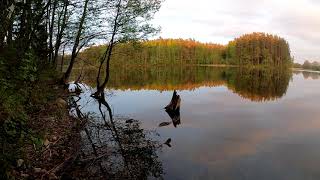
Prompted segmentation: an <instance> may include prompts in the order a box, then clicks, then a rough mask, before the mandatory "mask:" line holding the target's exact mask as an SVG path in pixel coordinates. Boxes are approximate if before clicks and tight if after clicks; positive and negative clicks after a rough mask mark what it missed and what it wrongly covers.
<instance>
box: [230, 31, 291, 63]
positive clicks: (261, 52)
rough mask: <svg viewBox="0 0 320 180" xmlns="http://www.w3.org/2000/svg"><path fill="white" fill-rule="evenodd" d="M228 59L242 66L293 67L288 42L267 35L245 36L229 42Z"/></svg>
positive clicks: (253, 34)
mask: <svg viewBox="0 0 320 180" xmlns="http://www.w3.org/2000/svg"><path fill="white" fill-rule="evenodd" d="M226 58H227V59H230V60H231V61H234V63H235V64H240V65H268V66H282V65H291V64H292V57H291V55H290V48H289V44H288V42H287V41H286V40H285V39H283V38H280V37H278V36H275V35H270V34H265V33H252V34H245V35H243V36H241V37H239V38H236V39H235V40H234V41H231V42H229V44H228V46H227V50H226Z"/></svg>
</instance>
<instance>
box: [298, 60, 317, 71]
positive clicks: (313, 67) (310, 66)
mask: <svg viewBox="0 0 320 180" xmlns="http://www.w3.org/2000/svg"><path fill="white" fill-rule="evenodd" d="M293 66H294V67H295V68H303V69H309V70H314V71H320V63H319V62H316V61H313V62H310V61H308V60H307V61H305V62H304V63H303V64H302V65H301V64H299V63H294V65H293Z"/></svg>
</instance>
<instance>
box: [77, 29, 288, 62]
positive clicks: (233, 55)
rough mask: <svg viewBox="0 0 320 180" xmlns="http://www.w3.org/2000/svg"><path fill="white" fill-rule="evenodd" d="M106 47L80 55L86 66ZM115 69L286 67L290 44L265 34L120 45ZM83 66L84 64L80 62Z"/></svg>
mask: <svg viewBox="0 0 320 180" xmlns="http://www.w3.org/2000/svg"><path fill="white" fill-rule="evenodd" d="M104 47H105V45H100V46H93V47H90V48H87V49H85V50H84V51H83V52H81V53H80V55H79V58H80V59H81V60H83V61H84V62H85V63H87V64H90V63H91V64H96V63H97V62H96V61H95V60H96V59H97V58H98V57H99V56H101V54H102V49H104ZM112 56H113V59H114V61H113V62H112V64H114V65H165V64H176V65H217V64H226V65H244V66H272V67H279V66H287V65H291V64H292V58H291V55H290V48H289V44H288V42H287V41H286V40H284V39H283V38H280V37H278V36H275V35H269V34H265V33H252V34H246V35H243V36H241V37H239V38H236V39H235V40H233V41H231V42H229V43H228V45H220V44H214V43H201V42H198V41H195V40H193V39H186V40H184V39H162V38H160V39H155V40H149V41H139V42H135V43H130V42H129V43H120V44H118V45H117V46H116V47H115V50H114V54H113V55H112ZM78 62H81V61H78Z"/></svg>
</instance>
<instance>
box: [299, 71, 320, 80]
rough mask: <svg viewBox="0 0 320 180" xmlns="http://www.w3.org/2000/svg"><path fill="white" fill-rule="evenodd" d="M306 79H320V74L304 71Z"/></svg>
mask: <svg viewBox="0 0 320 180" xmlns="http://www.w3.org/2000/svg"><path fill="white" fill-rule="evenodd" d="M302 74H303V77H304V79H309V78H311V79H319V77H320V74H319V73H315V72H308V71H302Z"/></svg>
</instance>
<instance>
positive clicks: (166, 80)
mask: <svg viewBox="0 0 320 180" xmlns="http://www.w3.org/2000/svg"><path fill="white" fill-rule="evenodd" d="M79 71H80V70H79ZM79 73H80V72H77V71H74V78H76V77H77V75H76V74H79ZM95 74H96V73H95V70H94V69H86V70H85V71H84V76H83V77H84V82H85V83H87V84H89V85H91V86H93V87H94V85H95ZM291 76H292V73H291V70H289V69H286V68H284V69H281V68H279V69H274V68H273V69H259V68H240V67H237V68H221V67H220V68H216V67H203V66H180V67H171V66H168V67H114V68H113V69H112V72H111V79H110V83H109V85H108V88H109V89H114V90H159V91H169V90H195V89H197V88H200V87H203V86H206V87H216V86H222V85H223V86H226V87H228V88H229V89H231V90H232V91H233V92H234V93H236V94H238V95H240V96H241V97H243V98H246V99H250V100H252V101H272V100H275V99H278V98H280V97H282V96H283V95H284V94H285V93H286V91H287V88H288V84H289V81H290V79H291Z"/></svg>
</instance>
